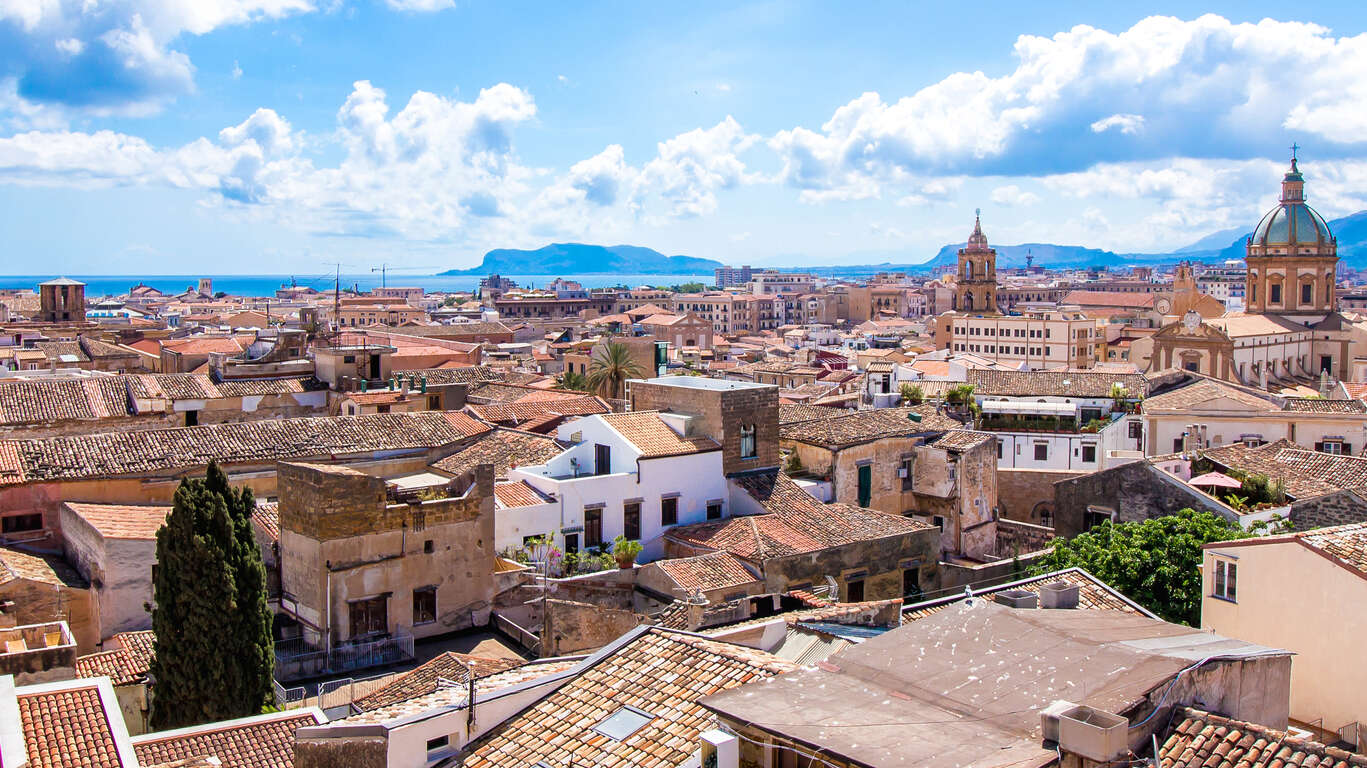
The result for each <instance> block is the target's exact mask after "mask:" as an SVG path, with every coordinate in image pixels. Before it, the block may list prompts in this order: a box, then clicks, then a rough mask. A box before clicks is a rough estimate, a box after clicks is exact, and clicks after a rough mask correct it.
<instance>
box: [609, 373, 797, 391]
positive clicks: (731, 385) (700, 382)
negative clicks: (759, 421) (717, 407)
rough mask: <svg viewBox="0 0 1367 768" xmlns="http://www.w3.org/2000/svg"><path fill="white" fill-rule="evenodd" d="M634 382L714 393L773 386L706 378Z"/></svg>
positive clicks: (662, 377) (663, 377) (677, 378)
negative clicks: (704, 390)
mask: <svg viewBox="0 0 1367 768" xmlns="http://www.w3.org/2000/svg"><path fill="white" fill-rule="evenodd" d="M633 381H644V382H645V383H647V384H658V385H660V386H664V387H681V388H684V389H706V390H711V391H714V392H725V391H729V390H733V389H763V388H765V387H772V386H773V385H772V384H756V383H755V382H753V381H728V380H726V379H709V378H707V377H705V376H657V377H655V378H653V379H633Z"/></svg>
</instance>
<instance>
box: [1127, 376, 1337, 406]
mask: <svg viewBox="0 0 1367 768" xmlns="http://www.w3.org/2000/svg"><path fill="white" fill-rule="evenodd" d="M1213 400H1229V401H1231V402H1232V403H1234V404H1235V406H1236V407H1238V408H1240V409H1243V410H1252V411H1263V412H1274V411H1280V410H1281V407H1280V406H1278V405H1277V403H1276V401H1275V400H1274V399H1273V398H1272V397H1271V396H1269V395H1264V396H1260V395H1257V394H1254V393H1253V392H1251V391H1249V390H1248V389H1246V388H1244V387H1239V386H1236V385H1234V384H1230V383H1228V382H1224V381H1216V380H1214V379H1204V378H1203V379H1199V380H1197V381H1195V382H1193V383H1191V384H1188V385H1187V386H1185V387H1179V388H1178V389H1174V390H1171V391H1169V392H1164V393H1162V394H1158V395H1154V396H1153V397H1150V398H1149V399H1148V400H1145V401H1144V410H1146V411H1154V410H1176V411H1180V410H1187V409H1190V408H1195V407H1197V406H1199V405H1202V404H1205V403H1208V402H1211V401H1213ZM1343 402H1351V401H1348V400H1345V401H1343Z"/></svg>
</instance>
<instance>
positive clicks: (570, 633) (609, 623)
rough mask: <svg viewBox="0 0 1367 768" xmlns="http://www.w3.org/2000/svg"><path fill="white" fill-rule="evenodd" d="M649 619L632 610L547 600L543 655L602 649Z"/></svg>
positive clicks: (561, 654) (562, 654)
mask: <svg viewBox="0 0 1367 768" xmlns="http://www.w3.org/2000/svg"><path fill="white" fill-rule="evenodd" d="M648 623H650V619H649V618H648V617H647V616H644V615H642V614H639V613H635V612H634V611H630V610H621V609H617V608H604V607H603V606H600V605H590V604H588V603H576V602H571V601H569V600H547V601H546V636H545V637H543V638H542V641H541V647H542V653H541V655H542V656H546V657H549V656H565V655H568V654H572V653H577V652H579V651H590V650H595V649H597V648H602V647H603V646H605V645H607V644H608V643H610V642H612V641H613V640H616V639H617V638H619V637H621V636H622V634H623V633H625V632H628V631H630V630H631V629H632V628H633V627H636V626H639V625H641V624H648Z"/></svg>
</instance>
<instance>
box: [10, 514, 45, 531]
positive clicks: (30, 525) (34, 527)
mask: <svg viewBox="0 0 1367 768" xmlns="http://www.w3.org/2000/svg"><path fill="white" fill-rule="evenodd" d="M42 528H43V515H42V513H41V512H39V513H35V514H31V515H10V516H9V517H6V518H4V519H3V521H0V533H23V532H24V531H39V530H42Z"/></svg>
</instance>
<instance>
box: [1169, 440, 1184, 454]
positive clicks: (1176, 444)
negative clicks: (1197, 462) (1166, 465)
mask: <svg viewBox="0 0 1367 768" xmlns="http://www.w3.org/2000/svg"><path fill="white" fill-rule="evenodd" d="M1183 442H1184V441H1183V440H1182V438H1180V437H1175V438H1173V440H1172V452H1173V453H1181V452H1182V443H1183Z"/></svg>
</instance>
